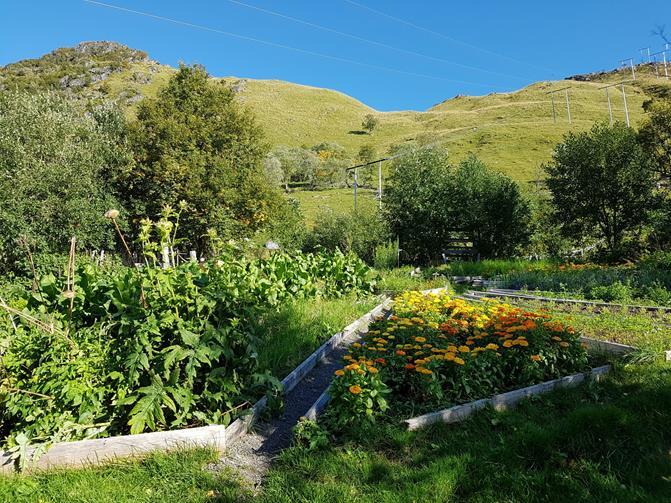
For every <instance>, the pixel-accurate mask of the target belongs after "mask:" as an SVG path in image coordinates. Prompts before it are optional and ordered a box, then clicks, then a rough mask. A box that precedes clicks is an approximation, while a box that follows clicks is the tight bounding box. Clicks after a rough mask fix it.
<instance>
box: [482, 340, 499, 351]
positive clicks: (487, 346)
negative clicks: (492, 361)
mask: <svg viewBox="0 0 671 503" xmlns="http://www.w3.org/2000/svg"><path fill="white" fill-rule="evenodd" d="M485 348H486V349H492V350H494V351H496V350H497V349H499V347H498V346H497V345H496V344H493V343H491V342H490V343H489V344H487V345H486V346H485Z"/></svg>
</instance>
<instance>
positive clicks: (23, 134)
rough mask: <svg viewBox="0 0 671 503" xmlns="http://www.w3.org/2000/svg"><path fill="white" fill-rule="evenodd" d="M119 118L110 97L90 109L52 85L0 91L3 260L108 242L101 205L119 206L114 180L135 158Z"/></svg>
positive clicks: (12, 265) (7, 264)
mask: <svg viewBox="0 0 671 503" xmlns="http://www.w3.org/2000/svg"><path fill="white" fill-rule="evenodd" d="M124 130H125V125H124V119H123V116H122V114H121V113H120V112H119V111H118V110H116V109H115V108H114V107H111V106H109V105H105V106H100V107H98V108H95V109H93V110H90V111H88V112H87V110H85V109H84V108H83V107H82V105H81V104H80V103H78V102H74V101H72V100H70V99H67V98H65V97H63V96H60V95H57V94H53V93H30V94H28V93H15V92H5V93H2V94H0V264H2V266H4V267H3V268H7V269H16V267H19V264H20V262H22V261H23V258H24V257H25V254H26V249H25V247H22V246H19V244H18V241H19V240H20V241H21V242H26V243H28V244H29V245H30V246H31V248H32V251H33V253H35V252H38V253H39V252H47V253H53V252H64V251H66V250H67V249H68V246H69V239H70V237H72V236H75V237H76V238H77V242H78V248H84V249H86V248H88V249H95V248H108V249H109V248H110V247H112V246H113V243H114V235H113V232H112V229H111V228H110V226H109V224H108V222H106V221H105V219H104V213H105V211H106V210H108V209H110V208H114V207H117V208H118V202H117V201H116V199H115V198H114V194H113V189H112V187H111V184H112V183H113V180H114V179H115V178H116V176H117V174H118V173H120V172H122V171H124V170H126V169H127V168H128V166H129V165H130V163H131V161H132V157H131V155H130V151H129V149H127V148H126V146H125V139H124Z"/></svg>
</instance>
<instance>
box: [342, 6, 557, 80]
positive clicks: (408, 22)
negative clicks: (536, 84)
mask: <svg viewBox="0 0 671 503" xmlns="http://www.w3.org/2000/svg"><path fill="white" fill-rule="evenodd" d="M343 1H344V2H347V3H348V4H351V5H354V6H355V7H358V8H360V9H365V10H367V11H370V12H373V13H374V14H377V15H378V16H382V17H386V18H387V19H391V20H392V21H396V22H397V23H402V24H404V25H406V26H410V27H412V28H415V29H416V30H420V31H423V32H426V33H430V34H432V35H434V36H436V37H440V38H443V39H445V40H448V41H450V42H452V43H455V44H459V45H461V46H464V47H468V48H470V49H475V50H477V51H482V52H485V53H487V54H491V55H492V56H497V57H499V58H503V59H507V60H508V61H513V62H515V63H519V64H522V65H526V66H529V67H532V68H536V69H537V70H543V71H549V72H552V73H553V74H555V71H554V70H552V69H550V68H545V67H543V66H538V65H534V64H532V63H528V62H526V61H522V60H519V59H516V58H513V57H511V56H507V55H505V54H501V53H499V52H496V51H492V50H491V49H487V48H485V47H480V46H478V45H474V44H471V43H470V42H465V41H463V40H459V39H457V38H454V37H451V36H449V35H445V34H444V33H440V32H438V31H434V30H432V29H430V28H427V27H425V26H421V25H418V24H415V23H413V22H411V21H407V20H405V19H402V18H400V17H396V16H392V15H391V14H387V13H386V12H382V11H379V10H377V9H374V8H372V7H369V6H367V5H364V4H360V3H359V2H355V1H353V0H343Z"/></svg>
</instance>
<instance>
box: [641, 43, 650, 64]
mask: <svg viewBox="0 0 671 503" xmlns="http://www.w3.org/2000/svg"><path fill="white" fill-rule="evenodd" d="M638 52H639V53H640V54H641V61H645V59H644V58H645V56H644V53H647V55H648V63H650V47H643V48H642V49H639V50H638Z"/></svg>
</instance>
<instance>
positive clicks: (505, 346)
mask: <svg viewBox="0 0 671 503" xmlns="http://www.w3.org/2000/svg"><path fill="white" fill-rule="evenodd" d="M512 345H513V341H511V340H510V339H508V340H506V341H503V347H504V348H509V347H511V346H512Z"/></svg>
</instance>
